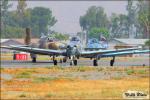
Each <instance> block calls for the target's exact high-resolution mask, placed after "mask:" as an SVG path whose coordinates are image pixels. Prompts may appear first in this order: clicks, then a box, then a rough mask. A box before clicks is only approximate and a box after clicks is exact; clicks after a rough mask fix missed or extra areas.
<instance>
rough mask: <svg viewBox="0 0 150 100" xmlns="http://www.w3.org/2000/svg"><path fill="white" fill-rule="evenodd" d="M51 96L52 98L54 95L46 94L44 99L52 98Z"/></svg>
mask: <svg viewBox="0 0 150 100" xmlns="http://www.w3.org/2000/svg"><path fill="white" fill-rule="evenodd" d="M53 96H54V94H52V93H48V94H46V95H45V97H48V98H50V97H53Z"/></svg>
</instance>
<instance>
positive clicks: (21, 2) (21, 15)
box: [17, 0, 27, 28]
mask: <svg viewBox="0 0 150 100" xmlns="http://www.w3.org/2000/svg"><path fill="white" fill-rule="evenodd" d="M26 7H27V4H26V0H18V6H17V18H18V20H19V24H20V26H21V27H24V28H25V27H26V26H25V25H24V22H25V10H26Z"/></svg>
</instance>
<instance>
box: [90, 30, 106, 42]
mask: <svg viewBox="0 0 150 100" xmlns="http://www.w3.org/2000/svg"><path fill="white" fill-rule="evenodd" d="M100 35H103V36H104V37H105V38H108V37H109V32H108V30H107V29H106V28H96V27H94V28H92V29H91V30H90V32H89V37H90V38H97V39H99V37H100Z"/></svg>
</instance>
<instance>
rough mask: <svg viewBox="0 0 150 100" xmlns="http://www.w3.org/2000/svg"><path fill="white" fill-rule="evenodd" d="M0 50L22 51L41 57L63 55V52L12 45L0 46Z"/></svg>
mask: <svg viewBox="0 0 150 100" xmlns="http://www.w3.org/2000/svg"><path fill="white" fill-rule="evenodd" d="M1 48H5V49H10V50H18V51H24V52H29V53H33V54H41V55H63V53H64V51H62V50H51V49H40V48H33V47H22V46H14V45H11V46H2V47H1Z"/></svg>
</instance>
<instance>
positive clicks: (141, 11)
mask: <svg viewBox="0 0 150 100" xmlns="http://www.w3.org/2000/svg"><path fill="white" fill-rule="evenodd" d="M149 4H150V1H148V0H139V1H138V3H137V7H138V21H139V23H140V25H141V26H143V28H144V31H143V33H144V34H143V38H149V36H150V13H149V9H150V7H149Z"/></svg>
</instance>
